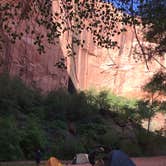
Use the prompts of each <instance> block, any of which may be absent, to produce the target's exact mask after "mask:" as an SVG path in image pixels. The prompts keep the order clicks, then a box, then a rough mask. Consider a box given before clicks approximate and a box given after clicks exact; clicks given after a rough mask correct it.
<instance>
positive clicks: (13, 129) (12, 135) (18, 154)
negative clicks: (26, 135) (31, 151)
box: [0, 117, 24, 161]
mask: <svg viewBox="0 0 166 166" xmlns="http://www.w3.org/2000/svg"><path fill="white" fill-rule="evenodd" d="M20 139H21V138H20V134H19V131H18V129H17V125H16V121H15V119H14V118H12V117H8V118H0V160H6V161H8V160H20V159H23V158H24V156H23V153H22V150H21V148H20V144H19V142H20Z"/></svg>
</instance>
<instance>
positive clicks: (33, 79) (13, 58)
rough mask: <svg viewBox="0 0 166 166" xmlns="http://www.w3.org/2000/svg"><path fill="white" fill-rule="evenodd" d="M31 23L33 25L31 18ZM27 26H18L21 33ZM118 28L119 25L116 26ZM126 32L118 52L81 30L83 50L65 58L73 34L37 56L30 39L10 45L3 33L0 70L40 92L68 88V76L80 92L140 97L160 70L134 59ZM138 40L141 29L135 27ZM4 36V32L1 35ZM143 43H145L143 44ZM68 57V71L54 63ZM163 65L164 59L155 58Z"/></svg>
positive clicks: (131, 37) (130, 35)
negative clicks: (147, 83) (97, 41)
mask: <svg viewBox="0 0 166 166" xmlns="http://www.w3.org/2000/svg"><path fill="white" fill-rule="evenodd" d="M59 5H60V1H58V0H57V1H54V2H53V8H52V10H53V12H57V11H59ZM30 22H32V23H33V26H37V25H36V24H35V20H34V19H33V18H31V20H30ZM26 25H27V23H26V22H22V23H21V24H20V25H19V29H20V31H21V30H22V29H25V27H26ZM119 26H121V25H119ZM126 29H127V32H123V33H121V34H120V35H116V36H115V39H116V40H117V41H118V45H119V47H120V48H119V49H117V48H115V49H106V48H101V47H99V46H97V45H96V44H95V43H94V42H93V39H92V38H93V37H92V35H91V33H89V32H87V31H83V32H82V33H81V34H80V39H81V40H85V41H86V42H85V44H84V46H83V47H81V46H75V48H74V49H75V50H76V56H75V57H68V56H67V49H66V45H67V42H68V41H69V40H71V36H72V33H71V34H70V35H69V34H63V35H62V36H61V37H60V38H59V39H57V43H58V44H56V45H49V44H48V43H47V41H46V42H45V43H44V44H45V48H46V53H45V54H43V55H40V54H39V52H38V51H37V50H36V47H35V46H34V39H33V36H31V35H29V34H28V35H27V34H24V35H23V37H22V39H21V40H19V41H17V42H16V43H15V44H11V42H10V41H9V39H8V37H7V36H6V35H5V34H4V35H2V36H3V40H4V41H5V42H4V45H3V47H4V49H3V52H1V56H0V57H1V61H2V62H3V63H1V66H0V70H1V72H2V71H4V69H5V68H7V69H8V71H9V72H10V73H11V75H16V76H19V77H20V78H21V79H23V80H24V81H25V82H26V83H27V84H28V85H30V86H33V87H37V88H39V89H41V90H42V91H43V92H49V91H51V90H53V89H58V88H62V87H65V88H67V86H68V80H69V77H70V78H71V80H72V81H73V84H74V86H75V87H76V88H77V89H79V90H86V89H91V88H92V89H98V90H101V89H103V88H104V89H109V90H111V91H113V92H114V93H116V94H118V95H122V96H127V97H137V98H139V97H142V96H143V92H142V90H141V89H142V86H143V85H144V84H145V83H146V82H147V81H148V80H149V79H150V78H151V77H152V76H153V74H154V73H155V72H157V71H158V70H160V69H161V68H162V67H161V66H160V65H159V64H158V63H157V62H156V61H154V60H152V61H150V62H148V67H149V70H148V69H147V66H146V64H145V62H144V61H143V60H142V61H141V60H138V59H135V58H134V57H135V50H140V48H139V46H138V43H137V40H136V37H135V33H134V31H133V28H132V27H130V26H126ZM38 31H39V32H42V33H45V29H44V28H41V27H38ZM137 31H138V36H139V38H140V40H141V41H143V40H142V34H141V28H140V27H137ZM1 34H3V32H1ZM145 44H146V43H145ZM64 57H65V58H67V70H66V69H62V68H58V67H56V66H55V64H56V63H57V62H58V61H59V60H60V59H61V58H64ZM158 60H159V62H160V63H162V64H163V65H166V59H165V58H164V57H162V58H159V59H158Z"/></svg>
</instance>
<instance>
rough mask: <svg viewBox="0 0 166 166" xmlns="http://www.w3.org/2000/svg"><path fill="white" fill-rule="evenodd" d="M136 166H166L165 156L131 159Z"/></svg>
mask: <svg viewBox="0 0 166 166" xmlns="http://www.w3.org/2000/svg"><path fill="white" fill-rule="evenodd" d="M133 161H134V163H135V164H136V166H166V156H161V157H146V158H144V157H141V158H133Z"/></svg>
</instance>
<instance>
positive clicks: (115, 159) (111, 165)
mask: <svg viewBox="0 0 166 166" xmlns="http://www.w3.org/2000/svg"><path fill="white" fill-rule="evenodd" d="M98 153H106V155H105V156H104V158H103V160H104V165H105V166H136V165H135V163H134V162H133V161H132V160H131V159H130V158H129V157H128V155H127V154H126V153H125V152H123V151H122V150H117V149H112V148H110V147H109V148H107V147H105V148H104V147H102V151H101V147H100V150H99V149H95V150H94V151H92V152H90V153H89V155H88V158H89V162H90V163H91V164H92V165H95V163H96V162H95V159H96V155H98Z"/></svg>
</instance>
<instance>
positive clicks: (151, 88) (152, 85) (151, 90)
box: [144, 71, 166, 132]
mask: <svg viewBox="0 0 166 166" xmlns="http://www.w3.org/2000/svg"><path fill="white" fill-rule="evenodd" d="M144 91H146V92H148V94H147V101H146V103H147V112H148V114H147V117H148V129H147V130H148V132H149V129H150V123H151V118H152V117H153V116H154V115H155V113H156V112H157V111H161V110H160V109H159V105H160V104H161V102H160V100H162V98H164V97H165V96H166V73H165V72H162V71H159V72H157V73H156V74H154V76H153V77H152V79H151V80H150V81H149V82H148V83H147V84H146V85H145V86H144Z"/></svg>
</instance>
